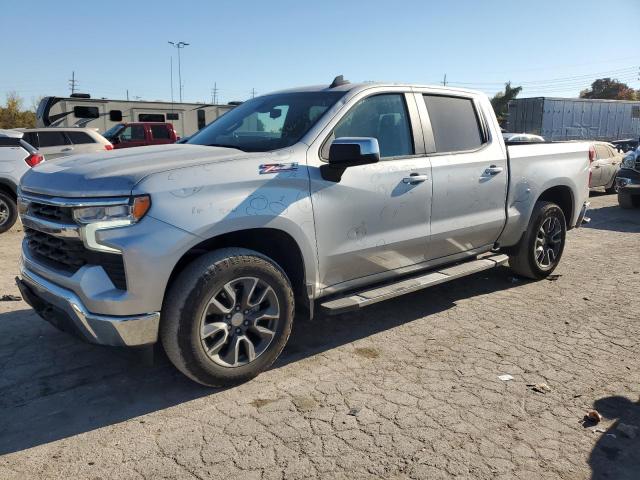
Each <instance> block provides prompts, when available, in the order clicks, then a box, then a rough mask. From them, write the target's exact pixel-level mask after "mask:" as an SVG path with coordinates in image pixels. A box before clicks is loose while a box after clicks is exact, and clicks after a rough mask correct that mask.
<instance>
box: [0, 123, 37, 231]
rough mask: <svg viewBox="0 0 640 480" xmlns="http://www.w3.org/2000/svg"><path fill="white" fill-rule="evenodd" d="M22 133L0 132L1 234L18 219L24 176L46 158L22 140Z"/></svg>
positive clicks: (12, 131) (13, 131)
mask: <svg viewBox="0 0 640 480" xmlns="http://www.w3.org/2000/svg"><path fill="white" fill-rule="evenodd" d="M22 136H23V135H22V132H17V131H15V130H0V233H3V232H6V231H7V230H9V229H10V228H11V227H12V226H13V224H14V223H16V219H17V218H18V210H17V208H16V196H17V195H16V193H17V190H18V185H19V184H20V179H21V178H22V175H24V174H25V172H27V170H29V169H30V168H31V167H35V166H36V165H38V164H39V163H40V162H42V161H43V160H44V157H43V156H42V155H41V154H40V153H39V152H38V151H37V150H36V149H35V148H33V146H31V145H29V144H28V143H27V142H25V141H24V140H23V138H22Z"/></svg>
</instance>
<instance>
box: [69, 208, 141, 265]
mask: <svg viewBox="0 0 640 480" xmlns="http://www.w3.org/2000/svg"><path fill="white" fill-rule="evenodd" d="M150 207H151V198H150V197H149V195H140V196H137V197H132V198H131V199H130V200H129V201H128V202H127V203H122V204H121V205H102V206H101V205H95V206H93V205H92V206H90V207H77V208H74V210H73V218H74V219H75V221H76V222H78V223H79V224H81V225H82V228H81V229H80V235H81V237H82V240H83V242H84V244H85V246H86V247H87V248H89V249H91V250H95V251H98V252H109V253H120V250H118V249H117V248H113V247H109V246H107V245H103V244H101V243H98V240H97V239H96V232H97V231H98V230H106V229H110V228H118V227H126V226H127V225H132V224H134V223H137V222H139V221H140V220H141V219H142V217H144V216H145V215H146V213H147V212H148V211H149V208H150Z"/></svg>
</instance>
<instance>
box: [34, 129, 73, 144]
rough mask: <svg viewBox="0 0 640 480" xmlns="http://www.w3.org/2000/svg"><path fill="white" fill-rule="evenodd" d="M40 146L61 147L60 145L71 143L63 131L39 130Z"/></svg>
mask: <svg viewBox="0 0 640 480" xmlns="http://www.w3.org/2000/svg"><path fill="white" fill-rule="evenodd" d="M38 140H39V141H40V145H39V148H44V147H59V146H60V145H69V141H68V140H67V137H66V136H65V135H64V133H63V132H45V131H39V132H38Z"/></svg>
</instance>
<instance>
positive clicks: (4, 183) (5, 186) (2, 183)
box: [0, 178, 18, 200]
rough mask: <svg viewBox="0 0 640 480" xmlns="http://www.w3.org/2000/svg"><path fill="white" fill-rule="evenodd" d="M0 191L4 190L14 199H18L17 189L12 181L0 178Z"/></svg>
mask: <svg viewBox="0 0 640 480" xmlns="http://www.w3.org/2000/svg"><path fill="white" fill-rule="evenodd" d="M0 191H2V192H5V193H7V194H9V195H11V196H12V197H13V199H14V200H17V199H18V189H17V187H16V186H15V185H14V183H13V182H11V181H9V180H7V179H5V178H0Z"/></svg>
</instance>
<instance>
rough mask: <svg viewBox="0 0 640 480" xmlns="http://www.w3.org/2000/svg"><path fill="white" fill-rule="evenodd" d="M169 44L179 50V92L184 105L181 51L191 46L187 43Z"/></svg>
mask: <svg viewBox="0 0 640 480" xmlns="http://www.w3.org/2000/svg"><path fill="white" fill-rule="evenodd" d="M169 44H170V45H171V46H173V47H175V48H177V49H178V92H179V96H180V103H182V71H181V66H180V49H181V48H184V47H186V46H187V45H189V44H188V43H186V42H169ZM172 84H173V82H172Z"/></svg>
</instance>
